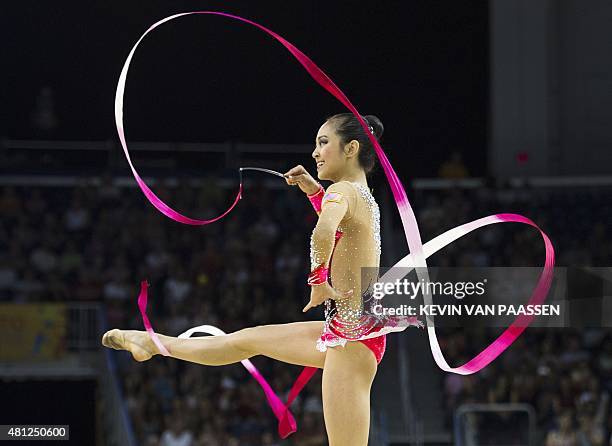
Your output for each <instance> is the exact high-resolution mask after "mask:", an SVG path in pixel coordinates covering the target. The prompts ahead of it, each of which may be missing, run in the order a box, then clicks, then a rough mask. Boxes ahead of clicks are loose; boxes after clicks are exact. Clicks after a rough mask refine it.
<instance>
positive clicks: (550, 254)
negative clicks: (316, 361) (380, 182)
mask: <svg viewBox="0 0 612 446" xmlns="http://www.w3.org/2000/svg"><path fill="white" fill-rule="evenodd" d="M192 14H209V15H216V16H223V17H226V18H229V19H233V20H237V21H239V22H242V23H245V24H249V25H252V26H254V27H256V28H258V29H260V30H261V31H263V32H265V33H267V34H268V35H270V36H272V37H273V38H274V39H275V40H276V41H278V42H279V43H280V44H281V45H283V46H284V47H285V48H286V49H287V50H288V51H289V52H290V53H291V54H292V55H293V57H295V58H296V60H297V61H298V62H299V63H300V64H301V65H302V66H303V67H304V69H305V70H306V71H307V72H308V74H309V75H310V76H311V77H312V78H313V79H314V80H315V81H316V82H317V83H318V84H319V85H321V87H323V88H324V89H325V90H327V91H328V92H329V93H330V94H331V95H332V96H334V97H335V98H336V99H338V101H340V102H341V103H342V104H343V105H344V106H345V107H346V108H347V109H348V110H350V111H351V113H353V114H354V115H355V117H356V118H357V120H358V121H359V123H360V124H361V126H362V128H363V130H364V132H365V134H366V135H367V136H368V138H370V141H371V142H372V144H373V146H374V150H375V152H376V155H377V156H378V159H379V161H380V163H381V165H382V167H383V170H384V172H385V175H386V177H387V181H388V182H389V186H390V187H391V192H392V194H393V198H394V200H395V203H396V205H397V208H398V211H399V214H400V218H401V222H402V226H403V229H404V234H405V237H406V241H407V242H408V247H409V250H410V254H409V255H408V256H406V257H404V258H403V259H402V260H400V261H399V262H398V264H397V265H396V266H398V265H403V266H409V267H413V268H416V274H417V276H418V278H419V281H423V282H425V283H426V284H427V283H429V273H428V271H427V262H426V258H427V257H428V256H429V255H431V253H433V252H436V251H437V250H439V249H441V248H442V247H444V246H446V245H447V244H449V243H451V242H452V241H454V240H456V239H457V238H459V237H462V236H463V235H465V234H467V233H469V232H471V231H473V230H475V229H477V228H480V227H483V226H486V225H489V224H493V223H502V222H519V223H524V224H528V225H531V226H533V227H535V228H536V229H538V230H539V231H540V233H541V235H542V237H543V239H544V245H545V252H546V260H545V264H544V269H543V271H542V274H541V275H540V278H539V280H538V284H537V285H536V288H535V289H534V291H533V294H532V296H531V298H530V300H529V303H531V304H542V303H543V302H544V300H545V299H546V296H547V294H548V290H549V289H550V285H551V281H552V273H553V267H554V258H555V256H554V249H553V246H552V244H551V242H550V240H549V238H548V237H547V236H546V234H545V233H544V232H542V230H541V229H540V228H539V227H538V226H537V225H536V224H535V223H533V222H532V221H531V220H529V219H528V218H526V217H523V216H521V215H518V214H496V215H492V216H488V217H484V218H482V219H479V220H475V221H473V222H470V223H466V224H464V225H461V226H459V227H457V228H453V229H451V230H450V231H447V232H445V233H444V234H442V235H440V236H438V237H436V238H435V239H433V240H431V241H430V242H428V243H426V244H425V245H423V243H422V241H421V235H420V233H419V228H418V224H417V221H416V217H415V215H414V211H413V209H412V207H411V206H410V202H409V201H408V197H407V195H406V191H405V189H404V187H403V185H402V183H401V181H400V179H399V178H398V176H397V174H396V173H395V170H394V169H393V167H392V166H391V163H390V162H389V160H388V159H387V156H386V154H385V153H384V151H383V150H382V147H381V146H380V144H379V143H378V141H377V140H376V138H375V137H374V135H373V134H372V133H371V132H370V131H369V129H368V126H367V124H366V122H365V121H364V119H363V118H362V116H361V114H360V113H359V112H358V111H357V109H356V108H355V107H354V106H353V104H352V103H351V102H350V101H349V99H348V98H347V97H346V95H345V94H344V93H343V92H342V91H341V90H340V88H338V87H337V86H336V85H335V84H334V82H333V81H332V80H331V79H330V78H329V77H328V76H327V74H325V73H324V72H323V71H322V70H321V69H320V68H319V67H318V66H317V65H316V64H315V63H314V62H313V61H312V60H311V59H310V58H309V57H308V56H306V55H305V54H304V53H302V51H300V50H299V49H298V48H296V47H295V46H294V45H293V44H291V43H290V42H288V41H287V40H285V39H284V38H283V37H281V36H280V35H278V34H276V33H275V32H274V31H271V30H269V29H268V28H266V27H264V26H262V25H260V24H258V23H255V22H253V21H251V20H248V19H245V18H242V17H239V16H236V15H232V14H227V13H223V12H215V11H194V12H185V13H180V14H175V15H172V16H169V17H166V18H164V19H162V20H159V21H158V22H156V23H154V24H153V25H152V26H150V27H149V29H147V31H145V33H144V34H143V35H142V36H141V37H140V39H138V41H137V42H136V44H135V45H134V46H133V47H132V49H131V51H130V53H129V54H128V57H127V59H126V61H125V64H124V65H123V69H122V70H121V74H120V76H119V82H118V84H117V91H116V94H115V123H116V126H117V133H118V134H119V140H120V141H121V146H122V147H123V151H124V153H125V156H126V158H127V160H128V163H129V165H130V168H131V169H132V173H133V175H134V177H135V178H136V182H137V183H138V186H139V187H140V189H141V190H142V191H143V193H144V194H145V196H146V197H147V199H148V200H149V201H150V202H151V204H153V206H155V207H156V208H157V209H158V210H159V211H160V212H161V213H163V214H164V215H166V216H167V217H169V218H171V219H173V220H175V221H178V222H180V223H184V224H189V225H205V224H209V223H212V222H214V221H217V220H219V219H221V218H223V217H224V216H225V215H227V214H228V213H229V212H230V211H231V210H232V209H233V208H234V207H235V206H236V204H237V203H238V200H240V199H241V197H242V170H261V171H268V173H272V174H274V175H280V176H282V174H279V173H278V172H274V171H270V170H269V169H262V168H243V169H241V171H240V174H241V177H240V186H239V190H238V194H237V196H236V199H235V200H234V202H233V204H232V205H231V206H230V207H229V209H227V210H226V211H225V212H224V213H222V214H221V215H220V216H218V217H215V218H213V219H211V220H197V219H193V218H189V217H186V216H184V215H182V214H180V213H179V212H177V211H175V210H174V209H172V208H170V207H169V206H168V205H167V204H166V203H164V202H163V201H162V200H160V199H159V198H158V197H157V196H156V195H155V194H154V193H153V192H152V191H151V190H150V189H149V188H148V186H147V185H146V184H145V183H144V181H143V180H142V179H141V178H140V176H139V175H138V172H136V169H135V168H134V166H133V164H132V162H131V159H130V155H129V152H128V149H127V143H126V138H125V132H124V124H123V97H124V92H125V85H126V79H127V72H128V69H129V65H130V62H131V60H132V57H133V55H134V52H135V51H136V48H137V47H138V45H139V44H140V42H141V41H142V40H143V39H144V37H145V36H146V35H147V34H149V33H150V32H151V31H153V30H154V29H155V28H157V27H158V26H160V25H162V24H164V23H166V22H168V21H170V20H174V19H176V18H178V17H182V16H186V15H192ZM404 275H405V274H404ZM386 280H388V277H387V278H385V276H383V278H382V281H386ZM428 288H429V287H427V286H426V287H424V289H425V292H424V295H423V298H424V301H425V303H426V304H431V295H429V294H428V293H427V291H428ZM144 293H145V297H144V299H142V301H143V302H144V305H142V306H141V305H140V302H141V298H140V297H139V307H140V309H141V313H142V316H143V322H144V324H145V327H146V329H147V332H148V333H149V335H150V336H151V337H152V338H153V340H154V341H155V342H156V344H157V345H158V346H159V344H160V342H159V340H158V339H157V340H156V338H157V336H156V335H155V332H154V331H153V328H152V327H151V324H150V322H149V320H148V318H147V317H146V312H145V310H144V309H145V308H146V288H145V291H144ZM141 296H142V292H141ZM532 318H533V316H525V317H521V318H517V319H516V320H515V321H514V322H513V323H512V324H511V325H510V326H509V327H508V328H507V329H506V330H505V331H504V332H503V333H502V335H500V336H499V337H498V338H497V339H496V340H495V341H493V342H492V343H491V344H490V345H489V346H487V347H486V348H485V349H484V350H483V351H482V352H481V353H479V354H478V355H477V356H476V357H475V358H473V359H471V360H470V361H468V362H467V363H466V364H465V365H463V366H460V367H456V368H451V367H450V366H449V365H448V364H447V362H446V360H445V359H444V356H443V354H442V352H441V350H440V346H439V343H438V339H437V335H436V331H435V326H434V324H433V322H431V321H430V319H429V318H428V319H427V329H428V330H427V332H428V336H429V343H430V347H431V351H432V355H433V357H434V359H435V361H436V364H438V366H439V367H440V368H441V369H442V370H445V371H448V372H452V373H458V374H463V375H465V374H470V373H475V372H477V371H479V370H481V369H482V368H483V367H485V366H486V365H487V364H489V363H490V362H491V361H493V360H494V359H495V358H496V357H497V356H499V355H500V354H501V353H502V352H503V351H504V350H505V349H506V348H508V346H509V345H510V344H512V342H514V341H515V340H516V338H517V337H518V336H519V335H520V334H521V333H522V331H523V330H524V329H525V328H526V327H527V326H528V325H529V324H530V323H531V320H532ZM519 325H520V326H519ZM405 328H406V327H385V330H386V332H391V331H401V330H403V329H405ZM384 332H385V331H384V330H381V331H380V332H378V333H376V335H381V334H384ZM365 338H366V337H364V339H365ZM160 350H161V349H160ZM162 353H163V352H162ZM251 366H252V365H251ZM251 366H248V367H247V366H246V365H245V367H247V369H249V371H250V372H252V371H255V372H256V369H255V368H254V367H252V368H250V367H251ZM257 373H258V372H257ZM257 373H256V374H255V375H254V376H256V375H257ZM313 373H314V372H313V370H312V368H308V367H307V368H305V369H304V371H303V372H302V374H301V375H300V378H299V379H298V381H297V382H296V384H295V385H294V388H293V389H292V391H291V392H290V394H291V395H292V396H293V397H295V396H296V395H297V393H296V392H295V390H296V389H297V392H299V389H301V386H303V385H304V384H305V382H306V381H308V379H310V377H312V374H313ZM256 379H258V382H259V383H260V384H261V385H262V387H264V391H266V396H267V397H268V401H269V402H270V401H272V402H271V405H272V406H273V410H274V411H275V415H277V417H279V416H280V418H279V432H280V431H281V426H282V427H283V429H285V430H286V431H284V433H285V434H287V435H288V433H287V431H289V430H291V429H293V431H294V430H295V429H294V426H295V421H294V420H293V421H291V420H292V417H290V416H289V415H290V413H288V411H287V410H286V407H287V406H284V407H285V411H283V410H282V409H279V407H278V406H275V404H276V403H274V401H276V400H275V398H274V397H273V396H271V394H273V393H274V392H273V391H272V390H271V389H270V388H269V386H267V383H265V380H263V378H262V377H260V378H257V377H256ZM268 392H271V394H269V393H268ZM274 396H275V395H274ZM288 404H290V402H289V403H288ZM288 404H287V405H288ZM293 431H291V432H293ZM283 438H284V437H283Z"/></svg>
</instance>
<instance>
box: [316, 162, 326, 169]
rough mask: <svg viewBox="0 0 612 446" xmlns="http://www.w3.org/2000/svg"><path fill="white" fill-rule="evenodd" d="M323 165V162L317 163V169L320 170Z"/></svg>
mask: <svg viewBox="0 0 612 446" xmlns="http://www.w3.org/2000/svg"><path fill="white" fill-rule="evenodd" d="M323 164H325V161H319V162H318V163H317V169H318V168H320V167H321V166H322V165H323Z"/></svg>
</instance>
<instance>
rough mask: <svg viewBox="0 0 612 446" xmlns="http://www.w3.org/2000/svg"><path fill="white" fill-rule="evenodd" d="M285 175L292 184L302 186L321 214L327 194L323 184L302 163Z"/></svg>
mask: <svg viewBox="0 0 612 446" xmlns="http://www.w3.org/2000/svg"><path fill="white" fill-rule="evenodd" d="M284 176H285V181H287V184H289V185H290V186H295V185H296V184H297V185H298V186H299V187H300V189H301V190H302V192H304V193H305V194H306V195H307V196H308V199H309V200H310V203H311V204H312V207H314V210H315V211H316V212H317V215H321V204H322V201H323V196H324V195H325V189H324V188H323V186H321V184H319V183H318V182H317V180H315V179H314V178H313V177H312V176H311V175H310V174H309V173H308V171H307V170H306V169H305V168H304V167H303V166H302V165H298V166H295V167H294V168H293V169H290V170H289V171H288V172H286V173H285V174H284Z"/></svg>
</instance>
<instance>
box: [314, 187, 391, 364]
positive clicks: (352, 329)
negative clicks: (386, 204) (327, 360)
mask: <svg viewBox="0 0 612 446" xmlns="http://www.w3.org/2000/svg"><path fill="white" fill-rule="evenodd" d="M351 184H353V185H354V186H355V187H356V188H357V190H358V191H359V193H360V195H361V197H362V198H363V199H364V200H365V202H366V204H367V206H368V208H369V210H370V215H371V220H370V221H371V228H372V234H373V238H374V247H375V249H376V253H377V254H378V256H379V258H380V254H381V238H380V210H379V207H378V204H377V203H376V200H375V199H374V197H373V196H372V194H371V193H370V191H369V190H368V188H367V187H365V186H363V185H362V184H359V183H354V182H351ZM338 230H339V231H342V232H344V231H343V229H342V227H341V226H339V227H338ZM311 246H312V245H311ZM364 294H365V293H364ZM363 304H364V302H363V299H362V301H361V304H360V308H359V309H351V308H349V307H348V306H344V305H345V304H343V303H342V302H332V301H331V300H326V301H325V324H324V329H323V334H322V335H321V337H320V338H319V339H318V340H317V350H319V351H321V352H324V351H326V350H327V347H335V346H337V345H342V346H344V345H345V344H346V342H347V339H346V338H343V337H340V336H337V335H336V334H335V333H334V332H333V331H331V330H330V324H331V325H332V326H333V327H334V329H336V331H340V332H341V333H342V334H343V335H346V337H347V338H355V339H356V338H358V337H360V336H362V335H364V334H365V329H366V328H367V327H369V326H371V324H372V320H371V319H372V318H371V316H370V317H364V315H363ZM338 307H340V308H338ZM339 312H340V313H341V314H342V319H341V320H339V319H338V318H337V316H339V314H338V313H339ZM340 327H341V328H342V329H340Z"/></svg>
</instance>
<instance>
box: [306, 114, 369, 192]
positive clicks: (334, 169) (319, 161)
mask: <svg viewBox="0 0 612 446" xmlns="http://www.w3.org/2000/svg"><path fill="white" fill-rule="evenodd" d="M351 143H352V144H351ZM351 143H349V144H345V145H344V147H342V144H341V141H340V137H339V136H338V134H336V130H335V126H334V124H333V123H331V122H329V121H327V122H326V123H325V124H323V125H322V126H321V128H320V129H319V132H318V133H317V137H316V139H315V149H314V150H313V152H312V157H313V158H314V159H315V162H316V168H317V177H318V178H319V180H329V181H334V182H335V181H338V179H339V178H342V177H343V176H344V175H345V174H346V171H347V169H349V166H350V160H351V158H355V159H356V152H355V151H354V150H353V149H354V148H353V147H352V146H353V145H354V143H357V146H359V143H358V142H357V141H352V142H351Z"/></svg>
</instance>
